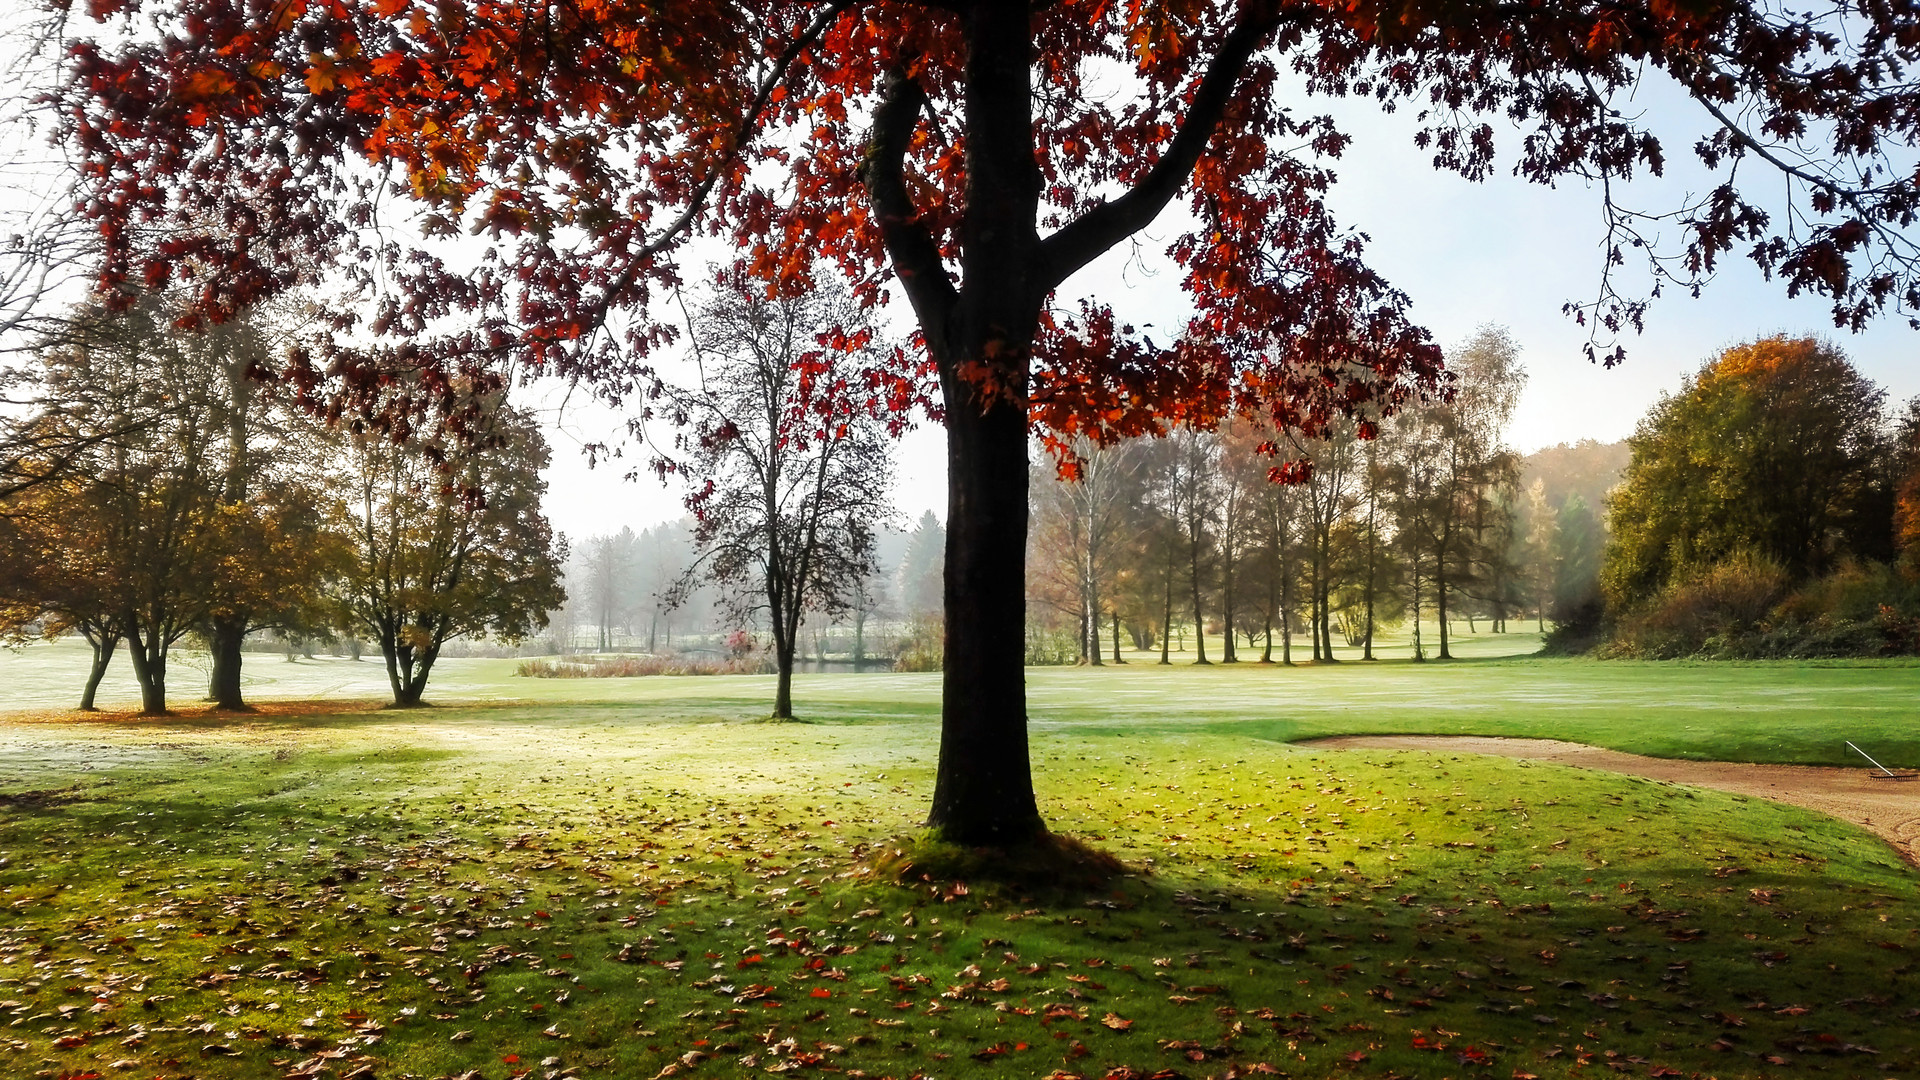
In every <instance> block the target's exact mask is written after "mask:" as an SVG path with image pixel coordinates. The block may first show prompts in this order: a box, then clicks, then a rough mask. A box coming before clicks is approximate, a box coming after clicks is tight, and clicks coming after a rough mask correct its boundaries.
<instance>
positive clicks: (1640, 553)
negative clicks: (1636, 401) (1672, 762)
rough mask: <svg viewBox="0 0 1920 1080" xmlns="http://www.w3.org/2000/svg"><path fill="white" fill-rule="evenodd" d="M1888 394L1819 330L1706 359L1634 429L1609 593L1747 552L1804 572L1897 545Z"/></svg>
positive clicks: (1615, 507)
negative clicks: (1885, 413)
mask: <svg viewBox="0 0 1920 1080" xmlns="http://www.w3.org/2000/svg"><path fill="white" fill-rule="evenodd" d="M1885 398H1886V394H1885V392H1884V391H1882V390H1881V389H1880V388H1879V387H1877V386H1875V385H1873V383H1872V382H1870V381H1869V380H1867V379H1866V378H1865V377H1864V376H1862V375H1861V374H1860V373H1859V371H1857V370H1855V368H1854V367H1853V365H1852V364H1850V363H1848V361H1847V358H1846V357H1845V356H1844V355H1842V354H1841V353H1840V351H1839V350H1837V349H1835V348H1834V347H1833V346H1831V345H1828V344H1826V343H1824V342H1821V341H1818V340H1815V339H1812V338H1789V337H1784V336H1780V337H1770V338H1761V339H1760V340H1758V341H1753V342H1749V343H1747V344H1744V345H1738V346H1735V347H1733V348H1731V349H1728V350H1727V351H1726V352H1724V353H1722V354H1721V355H1720V356H1719V357H1718V358H1716V359H1714V360H1712V361H1710V362H1709V363H1707V364H1706V365H1704V366H1703V367H1702V368H1701V369H1700V372H1699V373H1698V374H1697V375H1695V376H1694V377H1693V378H1691V379H1689V380H1688V381H1687V382H1686V384H1685V385H1684V386H1682V387H1681V389H1680V391H1679V393H1677V394H1673V395H1670V396H1668V397H1666V398H1663V399H1662V400H1661V401H1660V403H1659V404H1658V405H1656V406H1655V407H1654V409H1653V411H1652V412H1651V413H1649V414H1648V415H1647V418H1646V419H1645V420H1643V421H1641V424H1640V428H1639V430H1638V431H1636V432H1635V433H1634V435H1633V438H1632V439H1630V440H1628V442H1629V444H1630V446H1631V447H1632V451H1633V458H1632V461H1631V463H1630V464H1629V465H1628V466H1627V472H1626V476H1625V478H1624V479H1623V481H1622V483H1621V485H1620V487H1619V488H1617V489H1615V491H1614V493H1613V496H1612V498H1611V500H1610V502H1609V507H1608V518H1609V521H1610V523H1611V525H1612V529H1613V541H1612V543H1611V544H1610V545H1609V547H1608V551H1607V561H1606V567H1605V570H1604V583H1605V586H1606V589H1607V592H1608V594H1609V597H1610V599H1612V600H1613V601H1614V602H1615V603H1616V604H1617V605H1621V606H1631V605H1632V604H1634V603H1636V602H1638V601H1641V600H1644V599H1646V598H1648V597H1650V596H1652V595H1653V594H1654V593H1655V592H1657V591H1658V590H1659V589H1661V588H1662V587H1663V586H1666V585H1668V584H1669V583H1670V582H1672V581H1674V580H1675V579H1676V578H1677V577H1679V576H1681V575H1684V574H1689V573H1698V572H1700V571H1703V570H1705V569H1707V568H1708V567H1711V566H1713V565H1715V564H1717V563H1721V562H1725V561H1727V560H1728V559H1731V558H1734V557H1736V556H1744V557H1759V558H1762V559H1766V560H1770V561H1772V562H1775V563H1778V564H1779V565H1780V566H1781V567H1782V568H1783V569H1785V570H1786V571H1787V572H1788V574H1789V575H1790V576H1792V577H1794V578H1804V577H1806V576H1808V575H1811V574H1818V573H1823V572H1825V571H1827V570H1830V569H1832V568H1833V567H1834V565H1835V564H1836V563H1837V562H1838V561H1839V560H1840V559H1841V558H1842V557H1844V556H1848V555H1859V556H1869V557H1884V556H1885V555H1887V554H1888V553H1889V552H1890V548H1891V545H1892V524H1891V521H1892V494H1891V491H1890V490H1889V485H1888V482H1887V481H1888V478H1887V476H1886V475H1885V474H1886V468H1885V464H1886V462H1885V460H1884V458H1885V451H1886V434H1885V432H1884V430H1883V427H1884V421H1883V417H1882V415H1881V406H1882V404H1883V402H1884V401H1885Z"/></svg>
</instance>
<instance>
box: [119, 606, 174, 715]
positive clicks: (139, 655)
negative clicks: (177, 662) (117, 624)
mask: <svg viewBox="0 0 1920 1080" xmlns="http://www.w3.org/2000/svg"><path fill="white" fill-rule="evenodd" d="M127 659H128V660H129V661H131V662H132V664H133V677H134V680H135V681H137V682H138V683H139V684H140V714H141V715H142V716H165V715H167V642H166V639H165V637H164V636H163V635H161V634H160V633H158V632H157V631H156V632H154V633H152V634H151V635H145V634H142V633H141V631H140V630H139V628H138V627H136V628H135V629H134V631H133V632H132V633H131V634H130V635H128V638H127Z"/></svg>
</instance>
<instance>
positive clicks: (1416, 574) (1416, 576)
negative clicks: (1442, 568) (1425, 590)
mask: <svg viewBox="0 0 1920 1080" xmlns="http://www.w3.org/2000/svg"><path fill="white" fill-rule="evenodd" d="M1413 658H1414V659H1415V660H1421V661H1424V660H1425V659H1426V658H1427V650H1426V648H1425V647H1424V645H1423V643H1422V642H1421V640H1420V553H1419V550H1418V549H1415V551H1414V553H1413Z"/></svg>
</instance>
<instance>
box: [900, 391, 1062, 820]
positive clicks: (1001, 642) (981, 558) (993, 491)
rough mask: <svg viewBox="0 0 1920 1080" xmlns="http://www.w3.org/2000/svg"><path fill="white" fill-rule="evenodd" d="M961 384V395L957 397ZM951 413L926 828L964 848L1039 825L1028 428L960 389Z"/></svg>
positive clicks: (1021, 418) (1008, 406) (1014, 415)
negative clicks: (940, 642) (941, 624)
mask: <svg viewBox="0 0 1920 1080" xmlns="http://www.w3.org/2000/svg"><path fill="white" fill-rule="evenodd" d="M956 391H957V393H956ZM949 393H950V395H951V396H950V398H949V400H952V397H955V396H958V397H960V398H961V401H960V402H959V403H958V407H954V406H951V405H950V406H949V408H948V412H947V476H948V480H947V491H948V499H949V515H948V519H947V521H948V524H947V566H946V592H945V596H946V635H947V640H946V662H945V664H944V666H943V680H942V684H941V694H940V698H941V713H942V716H943V718H944V720H943V723H942V724H941V729H940V765H939V772H938V775H937V777H936V779H935V781H934V791H933V808H932V811H931V812H930V813H929V814H928V815H927V824H928V825H929V826H932V827H933V828H936V829H938V830H940V832H941V834H942V836H943V837H944V838H946V839H948V840H951V841H953V842H955V843H961V844H980V845H985V844H992V845H1004V844H1009V843H1017V842H1019V841H1021V840H1024V839H1027V838H1029V837H1031V836H1034V835H1037V834H1038V833H1040V832H1042V831H1044V830H1043V826H1042V825H1041V821H1040V811H1039V807H1038V805H1037V804H1036V803H1035V801H1034V796H1033V772H1032V765H1031V763H1030V761H1029V758H1028V749H1027V702H1026V669H1025V665H1024V660H1025V657H1024V655H1023V649H1022V639H1021V637H1020V635H1018V634H1013V633H1008V632H1007V628H1009V627H1018V626H1020V625H1021V624H1022V620H1023V618H1024V617H1025V613H1026V549H1027V423H1026V413H1025V410H1024V409H1023V408H1020V407H1019V406H1018V405H1016V404H1013V403H1007V402H997V403H995V404H993V405H992V406H991V407H989V408H988V409H987V410H986V411H985V414H984V415H982V412H981V409H980V407H979V405H978V404H977V403H975V402H974V400H973V397H974V395H973V394H972V392H971V391H970V390H969V389H966V388H963V387H959V386H955V387H954V388H953V390H951V391H949Z"/></svg>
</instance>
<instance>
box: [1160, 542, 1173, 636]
mask: <svg viewBox="0 0 1920 1080" xmlns="http://www.w3.org/2000/svg"><path fill="white" fill-rule="evenodd" d="M1166 586H1167V587H1166V594H1165V596H1164V597H1163V598H1162V599H1163V601H1164V605H1165V606H1164V607H1162V609H1161V617H1160V662H1161V663H1163V664H1171V663H1173V657H1172V653H1171V651H1170V650H1171V649H1172V648H1173V545H1172V544H1168V545H1167V578H1166Z"/></svg>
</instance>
